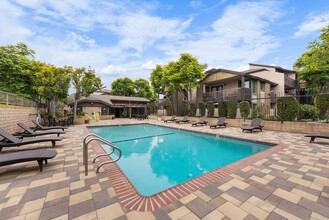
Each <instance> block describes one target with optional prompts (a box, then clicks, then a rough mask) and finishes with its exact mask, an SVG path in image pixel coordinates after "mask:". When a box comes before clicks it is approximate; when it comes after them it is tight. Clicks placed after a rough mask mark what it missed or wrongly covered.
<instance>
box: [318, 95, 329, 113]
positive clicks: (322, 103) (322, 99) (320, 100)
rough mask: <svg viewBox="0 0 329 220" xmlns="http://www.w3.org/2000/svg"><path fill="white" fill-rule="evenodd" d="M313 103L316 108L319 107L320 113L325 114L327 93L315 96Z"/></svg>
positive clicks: (327, 107) (327, 100) (328, 103)
mask: <svg viewBox="0 0 329 220" xmlns="http://www.w3.org/2000/svg"><path fill="white" fill-rule="evenodd" d="M314 104H315V106H316V107H317V108H318V109H320V111H321V113H322V114H325V113H326V112H327V111H328V109H329V95H318V96H316V97H315V100H314Z"/></svg>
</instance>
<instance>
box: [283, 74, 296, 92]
mask: <svg viewBox="0 0 329 220" xmlns="http://www.w3.org/2000/svg"><path fill="white" fill-rule="evenodd" d="M284 86H285V88H292V89H294V88H296V80H294V79H292V78H290V77H289V76H286V75H285V76H284Z"/></svg>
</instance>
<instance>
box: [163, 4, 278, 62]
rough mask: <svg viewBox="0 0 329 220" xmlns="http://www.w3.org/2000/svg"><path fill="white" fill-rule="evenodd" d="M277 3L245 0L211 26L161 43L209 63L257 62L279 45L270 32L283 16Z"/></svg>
mask: <svg viewBox="0 0 329 220" xmlns="http://www.w3.org/2000/svg"><path fill="white" fill-rule="evenodd" d="M279 9H280V5H278V4H277V3H275V2H271V1H266V2H242V3H239V4H236V5H231V6H229V7H227V8H226V9H225V11H224V13H223V14H222V15H221V17H220V18H219V19H218V20H216V21H215V22H213V23H212V24H211V29H210V30H207V31H203V32H200V33H196V34H195V35H196V36H198V38H196V39H189V40H184V41H179V42H174V43H167V44H165V45H160V46H159V48H160V49H161V50H164V51H165V52H166V54H167V55H168V56H171V57H177V56H179V54H180V53H182V52H189V53H191V54H193V55H195V56H196V57H197V58H199V61H201V62H203V63H208V64H209V65H210V66H220V65H223V66H224V68H234V67H237V66H239V65H241V63H249V62H253V61H256V60H258V59H260V58H261V57H263V56H264V55H266V54H268V53H270V52H271V50H272V49H274V48H276V47H278V46H279V43H278V41H277V40H276V39H275V38H274V37H273V36H271V35H269V34H268V32H269V26H270V24H271V23H272V22H273V21H275V20H276V19H277V18H279V17H280V14H279V13H277V11H280V10H279Z"/></svg>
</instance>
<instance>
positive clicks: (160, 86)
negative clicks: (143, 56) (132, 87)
mask: <svg viewBox="0 0 329 220" xmlns="http://www.w3.org/2000/svg"><path fill="white" fill-rule="evenodd" d="M150 80H151V86H152V88H153V91H154V92H155V93H156V94H157V96H158V97H159V94H163V92H164V89H165V86H166V85H165V82H164V75H163V67H162V66H161V65H156V67H155V69H154V70H152V72H151V79H150Z"/></svg>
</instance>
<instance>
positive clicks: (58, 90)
mask: <svg viewBox="0 0 329 220" xmlns="http://www.w3.org/2000/svg"><path fill="white" fill-rule="evenodd" d="M71 72H72V68H71V67H63V68H60V67H55V66H54V65H50V64H45V63H42V62H40V61H33V68H31V70H30V72H29V76H30V78H31V80H32V81H33V86H32V88H33V89H34V90H35V91H36V93H37V94H38V95H39V97H40V98H41V99H43V100H46V101H47V104H48V112H49V113H50V114H51V115H52V116H53V117H55V113H56V107H57V103H58V101H63V100H65V99H66V98H67V96H68V90H69V87H70V81H71V78H70V73H71Z"/></svg>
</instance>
